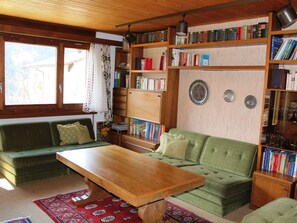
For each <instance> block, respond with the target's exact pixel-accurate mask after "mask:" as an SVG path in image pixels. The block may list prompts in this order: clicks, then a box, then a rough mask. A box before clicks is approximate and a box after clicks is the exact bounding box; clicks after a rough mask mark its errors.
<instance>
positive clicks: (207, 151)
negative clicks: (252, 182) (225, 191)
mask: <svg viewBox="0 0 297 223" xmlns="http://www.w3.org/2000/svg"><path fill="white" fill-rule="evenodd" d="M256 155H257V145H255V144H251V143H246V142H241V141H236V140H232V139H225V138H219V137H209V138H208V139H207V140H206V142H205V145H204V149H203V151H202V153H201V157H200V163H201V164H203V165H206V166H209V167H214V168H217V169H220V170H224V171H227V172H230V173H234V174H237V175H240V176H244V177H251V176H252V172H253V170H254V164H255V162H256Z"/></svg>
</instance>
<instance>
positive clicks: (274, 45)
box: [270, 36, 283, 60]
mask: <svg viewBox="0 0 297 223" xmlns="http://www.w3.org/2000/svg"><path fill="white" fill-rule="evenodd" d="M282 43H283V38H281V37H278V36H272V38H271V51H270V59H271V60H272V59H273V58H274V57H275V55H276V53H277V51H278V50H279V48H280V46H281V45H282Z"/></svg>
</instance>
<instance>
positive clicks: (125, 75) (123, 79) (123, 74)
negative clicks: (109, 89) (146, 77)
mask: <svg viewBox="0 0 297 223" xmlns="http://www.w3.org/2000/svg"><path fill="white" fill-rule="evenodd" d="M114 87H124V88H128V87H129V72H128V71H126V70H115V72H114Z"/></svg>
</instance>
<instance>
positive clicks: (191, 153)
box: [169, 128, 209, 163]
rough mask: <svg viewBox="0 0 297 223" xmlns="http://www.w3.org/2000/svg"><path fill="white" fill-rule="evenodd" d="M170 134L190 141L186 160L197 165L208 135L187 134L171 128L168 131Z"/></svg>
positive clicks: (187, 132)
mask: <svg viewBox="0 0 297 223" xmlns="http://www.w3.org/2000/svg"><path fill="white" fill-rule="evenodd" d="M169 133H170V134H178V135H183V136H185V138H186V139H188V140H189V141H190V143H189V145H188V148H187V151H186V160H188V161H192V162H197V163H199V158H200V154H201V151H202V148H203V146H204V143H205V141H206V139H207V138H208V137H209V136H208V135H204V134H200V133H195V132H189V131H185V130H181V129H177V128H172V129H170V130H169Z"/></svg>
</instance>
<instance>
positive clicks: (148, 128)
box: [130, 118, 165, 141]
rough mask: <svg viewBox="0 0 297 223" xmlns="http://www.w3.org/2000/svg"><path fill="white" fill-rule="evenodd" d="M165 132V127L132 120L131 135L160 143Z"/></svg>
mask: <svg viewBox="0 0 297 223" xmlns="http://www.w3.org/2000/svg"><path fill="white" fill-rule="evenodd" d="M164 131H165V126H164V125H159V124H155V123H151V122H146V121H142V120H138V119H133V118H131V119H130V134H131V135H137V136H142V137H144V138H145V139H150V140H154V141H160V136H161V135H162V133H163V132H164Z"/></svg>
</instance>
